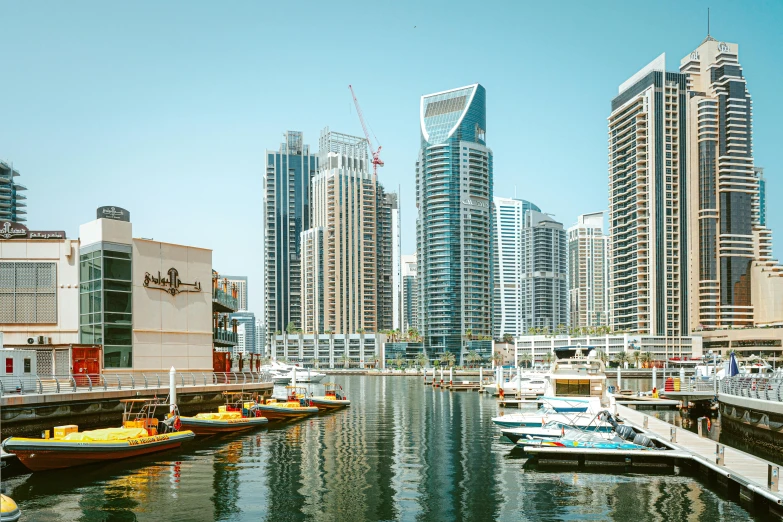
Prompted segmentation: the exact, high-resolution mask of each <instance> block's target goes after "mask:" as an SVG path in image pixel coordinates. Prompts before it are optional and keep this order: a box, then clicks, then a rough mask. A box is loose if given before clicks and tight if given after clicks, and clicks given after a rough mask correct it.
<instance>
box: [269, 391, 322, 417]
mask: <svg viewBox="0 0 783 522" xmlns="http://www.w3.org/2000/svg"><path fill="white" fill-rule="evenodd" d="M285 389H286V400H285V401H278V400H277V399H267V400H266V401H264V402H263V403H262V404H259V405H258V409H259V410H260V411H261V414H262V415H263V416H264V417H266V418H267V419H269V420H270V421H271V420H293V419H301V418H303V417H307V416H308V415H312V414H314V413H318V408H317V407H316V406H313V403H312V402H310V399H309V398H308V397H307V389H306V388H304V387H298V386H286V387H285Z"/></svg>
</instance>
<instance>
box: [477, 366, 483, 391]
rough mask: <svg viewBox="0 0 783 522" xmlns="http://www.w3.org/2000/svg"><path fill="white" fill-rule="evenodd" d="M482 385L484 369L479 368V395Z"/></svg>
mask: <svg viewBox="0 0 783 522" xmlns="http://www.w3.org/2000/svg"><path fill="white" fill-rule="evenodd" d="M483 385H484V368H482V367H481V366H479V388H478V389H479V393H481V387H482V386H483Z"/></svg>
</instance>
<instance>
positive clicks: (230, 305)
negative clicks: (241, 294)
mask: <svg viewBox="0 0 783 522" xmlns="http://www.w3.org/2000/svg"><path fill="white" fill-rule="evenodd" d="M238 308H239V306H238V304H237V298H236V297H233V296H230V295H229V294H227V293H226V292H224V291H223V290H222V289H221V288H215V289H213V290H212V311H214V312H220V313H225V314H230V313H232V312H236V311H237V309H238Z"/></svg>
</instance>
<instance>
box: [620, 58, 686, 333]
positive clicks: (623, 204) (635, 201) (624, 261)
mask: <svg viewBox="0 0 783 522" xmlns="http://www.w3.org/2000/svg"><path fill="white" fill-rule="evenodd" d="M687 104H688V100H687V84H686V76H685V75H684V74H680V73H672V72H666V59H665V55H663V54H662V55H660V56H659V57H658V58H656V59H655V60H653V61H652V62H651V63H650V64H649V65H647V66H646V67H644V68H643V69H642V70H640V71H639V72H637V73H636V74H634V75H633V76H632V77H631V78H629V79H628V80H627V81H626V82H624V83H623V84H622V85H621V86H620V89H619V93H618V95H617V96H616V97H615V98H614V99H613V100H612V105H611V107H612V112H611V115H610V116H609V235H610V237H611V245H610V252H611V255H610V263H609V296H610V297H609V307H610V317H611V327H612V329H614V330H627V331H629V332H632V333H648V334H651V335H666V336H680V335H687V334H688V333H689V327H688V284H687V281H688V248H689V242H688V234H687V223H688V220H687V216H686V212H687V180H686V178H687V176H686V173H687V171H688V170H687V156H686V148H687V127H686V124H685V119H686V109H687Z"/></svg>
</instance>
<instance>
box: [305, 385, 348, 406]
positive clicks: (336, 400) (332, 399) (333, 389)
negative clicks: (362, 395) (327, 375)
mask: <svg viewBox="0 0 783 522" xmlns="http://www.w3.org/2000/svg"><path fill="white" fill-rule="evenodd" d="M324 386H325V387H326V392H325V393H324V395H323V396H320V397H310V402H312V403H313V405H314V406H316V407H317V408H318V409H319V410H337V409H340V408H345V407H346V406H350V405H351V401H350V400H348V397H346V396H345V393H344V392H343V387H342V386H340V385H339V384H335V383H333V382H327V383H326V384H324Z"/></svg>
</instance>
